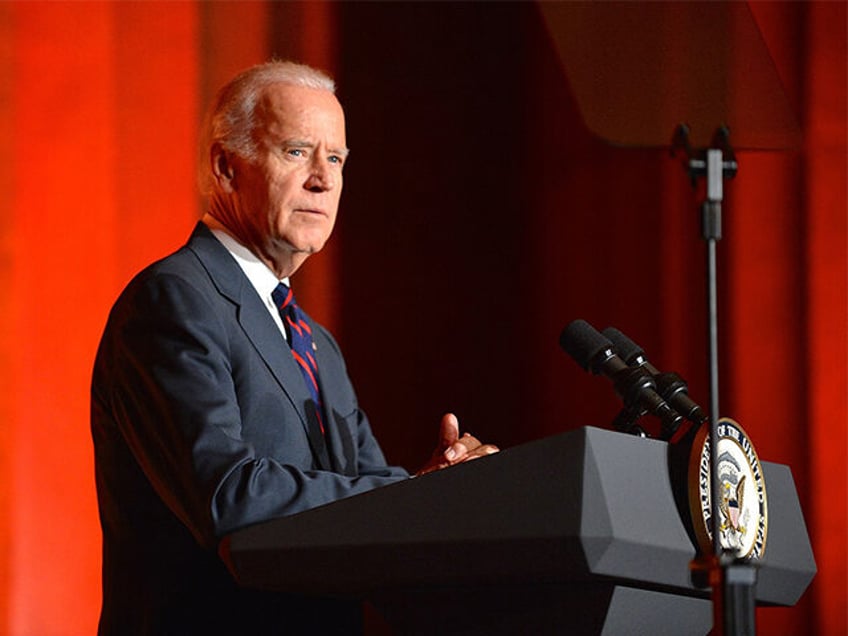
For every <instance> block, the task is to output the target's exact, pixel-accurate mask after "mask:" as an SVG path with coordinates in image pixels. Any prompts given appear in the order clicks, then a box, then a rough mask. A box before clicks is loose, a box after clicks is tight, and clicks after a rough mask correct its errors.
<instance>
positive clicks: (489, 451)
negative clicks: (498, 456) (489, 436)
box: [454, 444, 500, 464]
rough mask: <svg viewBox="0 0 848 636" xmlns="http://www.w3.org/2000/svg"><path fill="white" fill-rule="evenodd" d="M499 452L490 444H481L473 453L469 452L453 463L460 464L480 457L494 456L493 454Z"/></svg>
mask: <svg viewBox="0 0 848 636" xmlns="http://www.w3.org/2000/svg"><path fill="white" fill-rule="evenodd" d="M497 452H500V449H499V448H498V447H497V446H494V445H492V444H481V445H480V446H478V447H477V448H475V449H474V450H473V451H469V452H468V453H467V454H466V455H465V456H464V457H463V458H462V459H460V460H457V461H455V462H454V463H455V464H458V463H460V462H469V461H471V460H473V459H480V458H481V457H488V456H489V455H494V454H495V453H497Z"/></svg>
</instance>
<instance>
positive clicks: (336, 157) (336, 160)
mask: <svg viewBox="0 0 848 636" xmlns="http://www.w3.org/2000/svg"><path fill="white" fill-rule="evenodd" d="M327 161H329V162H330V163H336V164H339V165H341V164H343V163H344V157H340V156H339V155H330V156H329V157H328V158H327Z"/></svg>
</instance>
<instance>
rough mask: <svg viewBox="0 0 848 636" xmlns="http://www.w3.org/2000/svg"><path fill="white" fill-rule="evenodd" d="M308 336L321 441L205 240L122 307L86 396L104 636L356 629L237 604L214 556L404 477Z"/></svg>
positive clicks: (176, 257)
mask: <svg viewBox="0 0 848 636" xmlns="http://www.w3.org/2000/svg"><path fill="white" fill-rule="evenodd" d="M310 322H311V321H310ZM311 324H312V326H313V338H314V341H315V344H316V346H317V351H316V357H317V360H318V367H319V372H320V384H321V392H322V398H323V400H324V405H325V413H326V417H327V421H328V424H327V427H326V428H327V431H326V436H322V435H321V433H320V431H319V430H318V429H317V424H316V422H315V421H314V419H315V418H314V415H311V413H313V410H312V409H311V408H310V404H309V402H310V400H311V397H310V394H309V391H308V389H307V388H306V385H305V383H304V381H303V377H302V375H301V373H300V370H299V369H298V367H297V366H296V363H295V362H294V360H293V358H292V355H291V351H290V350H289V348H288V345H287V344H286V342H285V339H284V338H283V337H282V335H281V334H280V332H279V330H278V328H277V326H276V324H275V323H274V321H273V320H272V318H271V316H270V315H269V313H268V310H267V308H266V307H265V305H264V304H263V303H262V301H261V300H260V298H259V295H258V294H257V293H256V291H255V289H254V288H253V286H252V285H251V284H250V282H249V281H248V279H247V277H246V276H245V275H244V273H243V272H242V271H241V268H240V267H239V266H238V264H237V263H236V262H235V260H234V259H233V258H232V256H231V255H230V254H229V252H227V250H226V249H225V248H224V247H223V246H222V245H221V243H220V242H219V241H218V240H217V239H216V238H215V237H214V236H213V235H212V233H211V232H210V231H209V230H208V228H206V226H205V225H203V224H202V223H199V224H198V226H197V228H196V229H195V231H194V233H193V234H192V237H191V239H190V240H189V242H188V244H187V245H186V246H185V247H183V248H182V249H180V250H179V251H178V252H176V253H175V254H172V255H171V256H169V257H167V258H165V259H163V260H161V261H159V262H158V263H155V264H153V265H151V266H150V267H148V268H147V269H146V270H144V271H143V272H141V273H140V274H139V275H138V276H137V277H136V278H135V279H134V280H133V281H132V282H131V283H130V284H129V285H128V287H127V288H126V290H124V292H123V293H122V294H121V296H120V298H119V299H118V301H117V302H116V304H115V306H114V308H113V309H112V312H111V314H110V316H109V321H108V323H107V326H106V329H105V332H104V334H103V338H102V341H101V344H100V348H99V349H98V353H97V358H96V361H95V367H94V376H93V383H92V413H91V426H92V435H93V439H94V450H95V470H96V481H97V494H98V503H99V508H100V518H101V525H102V529H103V608H102V613H101V620H100V631H101V633H103V634H122V635H123V634H195V633H198V634H199V633H203V634H240V633H245V634H247V633H260V632H261V633H293V634H297V633H331V632H338V633H346V632H349V631H352V630H353V629H354V628H353V627H352V625H353V624H354V623H355V621H356V618H355V617H353V615H354V614H355V613H356V611H355V609H353V608H352V607H350V606H348V605H345V604H344V603H333V602H331V601H322V600H320V599H318V600H310V599H305V598H293V597H291V596H283V595H279V594H271V593H262V592H256V591H250V590H245V589H240V588H239V587H238V586H236V585H235V583H234V582H233V579H232V577H231V576H230V575H229V573H228V571H227V570H226V568H225V566H224V564H223V562H222V561H221V559H220V558H219V557H218V554H217V548H218V545H219V542H220V540H221V539H222V538H223V537H224V536H226V535H227V534H228V533H230V532H232V531H234V530H236V529H238V528H241V527H244V526H247V525H249V524H252V523H256V522H260V521H263V520H267V519H271V518H273V517H279V516H284V515H290V514H293V513H297V512H301V511H304V510H307V509H310V508H314V507H315V506H319V505H322V504H325V503H329V502H332V501H335V500H337V499H340V498H343V497H347V496H350V495H354V494H357V493H361V492H364V491H367V490H370V489H373V488H375V487H379V486H382V485H385V484H389V483H392V482H395V481H398V480H400V479H404V478H406V477H407V473H406V472H405V471H404V470H403V469H400V468H396V467H389V466H387V465H386V461H385V458H384V456H383V453H382V451H381V450H380V447H379V445H378V444H377V441H376V439H375V438H374V436H373V434H372V432H371V429H370V426H369V423H368V420H367V418H366V417H365V415H364V413H363V412H362V411H361V410H360V409H359V406H358V404H357V400H356V395H355V393H354V390H353V387H352V386H351V382H350V380H349V378H348V376H347V372H346V370H345V364H344V361H343V359H342V355H341V352H340V351H339V348H338V345H337V344H336V342H335V341H334V340H333V338H332V337H331V336H330V334H329V333H328V332H327V331H326V330H325V329H323V328H322V327H321V326H320V325H318V324H316V323H314V322H311ZM351 621H353V622H351Z"/></svg>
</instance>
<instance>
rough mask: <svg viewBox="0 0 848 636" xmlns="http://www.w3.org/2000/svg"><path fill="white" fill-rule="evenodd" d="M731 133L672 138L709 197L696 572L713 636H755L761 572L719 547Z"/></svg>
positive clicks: (704, 216) (681, 133)
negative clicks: (705, 392)
mask: <svg viewBox="0 0 848 636" xmlns="http://www.w3.org/2000/svg"><path fill="white" fill-rule="evenodd" d="M729 135H730V133H729V131H728V129H727V128H725V127H721V128H719V129H718V130H717V131H716V134H715V137H714V138H713V142H712V145H713V146H714V147H713V148H709V149H707V150H702V151H700V152H696V151H694V150H693V149H692V147H691V145H690V143H689V129H688V128H687V127H686V126H685V125H683V124H681V125H680V126H678V128H677V130H676V131H675V134H674V140H673V142H672V154H674V152H675V150H677V149H682V150H683V151H684V152H685V153H686V160H685V162H684V167H685V168H686V171H687V173H688V174H689V177H690V178H691V180H692V185H693V186H695V185H696V184H697V180H698V178H700V177H704V178H705V179H706V199H705V201H704V202H703V203H702V205H701V232H702V236H703V239H704V240H705V241H706V243H707V306H708V323H707V324H708V342H709V377H710V409H709V410H710V417H709V426H710V431H709V440H710V476H711V477H710V502H711V509H712V510H711V515H710V516H711V519H710V522H711V525H712V535H713V536H712V539H713V540H712V548H713V554H712V555H704V557H702V558H701V559H698V560H696V562H695V563H694V564H693V567H694V568H695V569H696V570H701V571H703V570H706V571H707V572H708V574H709V581H710V585H711V586H712V588H713V596H712V598H713V627H714V629H715V633H716V634H719V635H726V636H749V635H751V636H752V635H754V634H756V616H755V611H754V610H755V606H756V596H755V592H756V584H757V571H756V569H755V567H754V566H753V565H751V564H750V563H747V562H745V561H744V560H742V559H738V558H736V557H735V556H734V555H733V554H731V553H730V552H729V551H725V549H724V547H723V546H722V544H721V522H720V518H721V516H720V509H719V501H720V499H719V498H720V497H721V485H720V483H719V477H718V440H719V435H718V419H719V382H718V375H719V372H718V294H717V287H718V285H717V273H716V271H717V267H716V244H717V243H718V241H719V240H721V203H722V200H723V196H724V187H723V184H724V180H725V179H732V178H733V177H735V176H736V172H737V170H738V164H737V163H736V159H735V157H734V154H733V150H732V148H731V147H730V143H729Z"/></svg>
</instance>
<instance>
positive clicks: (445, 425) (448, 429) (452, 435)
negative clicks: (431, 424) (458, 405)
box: [439, 413, 459, 449]
mask: <svg viewBox="0 0 848 636" xmlns="http://www.w3.org/2000/svg"><path fill="white" fill-rule="evenodd" d="M458 439H459V420H458V419H457V418H456V415H454V414H453V413H445V414H444V415H443V416H442V420H441V422H439V448H443V449H448V448H450V447H451V446H452V445H453V444H454V443H456V441H457V440H458Z"/></svg>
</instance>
